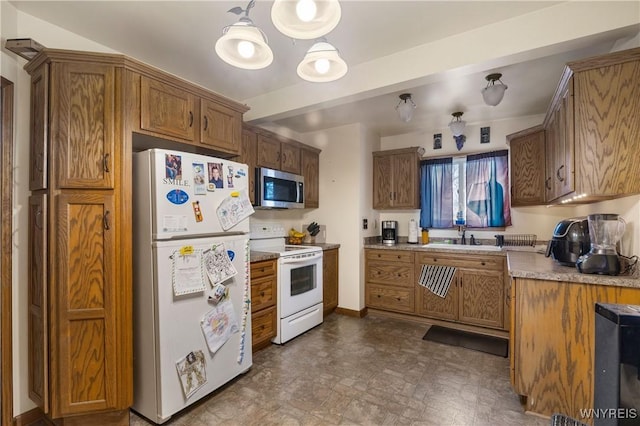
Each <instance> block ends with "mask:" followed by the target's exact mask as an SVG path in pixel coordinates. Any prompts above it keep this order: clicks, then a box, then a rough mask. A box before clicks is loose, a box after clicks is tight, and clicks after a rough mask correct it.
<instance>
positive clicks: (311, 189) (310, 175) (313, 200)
mask: <svg viewBox="0 0 640 426" xmlns="http://www.w3.org/2000/svg"><path fill="white" fill-rule="evenodd" d="M301 156H302V176H304V206H305V207H306V208H318V207H319V206H320V154H318V153H317V152H314V151H311V150H308V149H302V154H301Z"/></svg>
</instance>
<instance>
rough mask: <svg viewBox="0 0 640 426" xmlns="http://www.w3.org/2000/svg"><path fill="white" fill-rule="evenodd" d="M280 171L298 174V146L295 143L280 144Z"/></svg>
mask: <svg viewBox="0 0 640 426" xmlns="http://www.w3.org/2000/svg"><path fill="white" fill-rule="evenodd" d="M280 170H282V171H284V172H289V173H294V174H296V175H299V174H300V146H298V144H297V143H289V142H282V143H281V144H280Z"/></svg>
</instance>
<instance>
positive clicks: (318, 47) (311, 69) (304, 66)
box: [297, 38, 348, 83]
mask: <svg viewBox="0 0 640 426" xmlns="http://www.w3.org/2000/svg"><path fill="white" fill-rule="evenodd" d="M347 70H348V67H347V63H346V62H345V61H344V60H343V59H342V58H341V57H340V52H338V49H336V48H335V47H334V46H333V45H332V44H331V43H329V42H327V40H326V39H324V38H322V39H320V40H317V41H316V42H315V43H314V45H313V46H311V48H310V49H309V50H308V51H307V53H306V55H305V56H304V58H303V59H302V61H300V63H299V64H298V70H297V71H298V75H299V76H300V78H302V79H303V80H307V81H311V82H314V83H325V82H328V81H334V80H337V79H339V78H341V77H343V76H344V75H345V74H346V73H347Z"/></svg>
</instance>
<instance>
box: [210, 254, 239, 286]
mask: <svg viewBox="0 0 640 426" xmlns="http://www.w3.org/2000/svg"><path fill="white" fill-rule="evenodd" d="M204 266H205V269H206V271H207V275H208V276H209V281H211V285H215V284H218V283H222V282H223V281H226V280H228V279H229V278H231V277H233V276H234V275H236V274H237V273H238V271H236V268H235V267H234V266H233V262H231V258H230V257H229V253H228V252H227V250H226V248H225V247H224V244H214V245H213V247H211V249H209V250H207V251H206V252H205V254H204Z"/></svg>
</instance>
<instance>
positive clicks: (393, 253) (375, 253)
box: [366, 250, 413, 263]
mask: <svg viewBox="0 0 640 426" xmlns="http://www.w3.org/2000/svg"><path fill="white" fill-rule="evenodd" d="M366 253H367V254H366V258H367V260H383V261H387V262H403V263H413V252H412V251H408V250H406V251H405V250H367V251H366Z"/></svg>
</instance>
